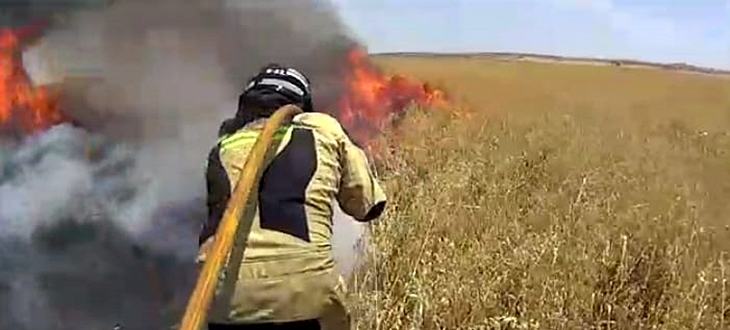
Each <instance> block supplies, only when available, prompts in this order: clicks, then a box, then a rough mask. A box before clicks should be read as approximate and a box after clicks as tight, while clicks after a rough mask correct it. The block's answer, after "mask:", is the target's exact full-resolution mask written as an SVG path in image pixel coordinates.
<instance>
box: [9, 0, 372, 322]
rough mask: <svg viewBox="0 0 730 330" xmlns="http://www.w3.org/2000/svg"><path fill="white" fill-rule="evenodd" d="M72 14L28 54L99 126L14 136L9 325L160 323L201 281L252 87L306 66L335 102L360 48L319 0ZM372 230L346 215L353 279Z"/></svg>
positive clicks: (40, 77)
mask: <svg viewBox="0 0 730 330" xmlns="http://www.w3.org/2000/svg"><path fill="white" fill-rule="evenodd" d="M0 7H2V5H0ZM43 14H45V13H43ZM63 14H64V15H66V16H65V17H66V21H65V23H62V24H57V25H55V28H54V29H53V30H50V31H48V32H47V33H46V34H45V35H44V37H43V39H42V42H41V43H40V44H38V46H37V48H33V49H31V50H29V51H28V52H26V53H25V54H24V60H25V62H26V65H27V68H28V71H29V74H30V75H31V78H32V80H33V81H34V82H35V83H37V84H48V83H52V84H54V83H63V84H64V86H65V88H66V90H65V91H64V92H65V94H64V95H65V96H66V98H65V100H64V104H63V106H64V110H65V111H68V113H69V114H70V115H71V117H73V118H74V119H76V120H77V122H78V123H80V124H81V125H82V126H83V127H84V128H85V129H80V128H74V127H72V126H70V125H61V126H57V127H54V128H52V129H51V130H48V131H46V132H43V133H42V134H40V135H37V136H32V137H28V138H27V139H26V140H24V141H20V142H17V141H0V264H2V265H3V266H2V267H0V329H18V330H24V329H32V330H36V329H37V330H45V329H59V330H63V329H79V330H86V329H104V328H110V327H111V326H112V325H113V324H115V323H117V322H121V323H123V324H125V325H126V326H127V327H128V328H130V329H159V328H162V327H163V326H165V325H167V324H169V322H171V321H175V320H176V317H177V314H176V312H179V309H180V307H182V305H183V303H184V302H185V299H186V298H187V293H188V290H189V288H190V285H191V283H192V281H193V280H194V275H195V274H194V265H193V264H192V261H193V259H194V254H195V250H196V247H197V237H196V235H197V229H198V226H199V225H200V222H201V221H202V219H203V218H204V216H205V209H204V203H203V197H204V193H205V188H204V182H203V178H204V177H203V169H204V165H205V158H206V156H207V152H208V150H209V148H210V147H212V145H213V144H214V143H215V139H216V133H217V131H218V125H219V123H220V120H221V119H223V117H224V116H231V115H233V113H234V112H235V102H233V101H234V100H235V98H236V97H237V94H238V91H239V89H240V88H241V86H242V85H243V83H244V81H245V80H246V79H247V78H248V77H249V75H250V74H252V73H253V72H254V71H255V70H256V69H258V68H259V67H261V66H263V65H265V64H267V63H270V62H282V63H284V64H291V65H295V66H298V67H299V68H301V69H302V71H304V72H305V73H307V74H308V75H309V76H310V78H311V79H312V80H313V83H314V88H315V106H317V104H318V103H320V104H327V103H328V102H329V101H330V100H331V99H332V98H333V97H334V96H336V95H338V93H339V92H340V91H341V89H340V88H341V87H340V86H339V85H338V84H337V83H339V81H340V77H341V71H340V70H342V66H343V62H344V61H345V60H346V52H347V50H348V49H349V47H350V46H351V44H352V43H353V41H352V40H351V39H350V38H349V37H347V35H346V33H345V32H344V29H343V27H342V25H341V24H340V23H339V20H338V18H337V16H336V15H335V14H334V11H333V9H332V8H331V7H330V6H329V4H327V3H325V2H322V1H316V0H298V1H291V0H289V1H284V0H268V1H236V0H226V1H197V0H196V1H193V0H185V1H170V0H151V1H150V0H145V1H142V0H118V1H115V2H114V4H113V5H112V6H111V7H108V8H104V9H96V10H87V11H83V12H79V11H77V12H66V11H64V12H63ZM39 15H40V14H39ZM222 109H223V110H224V111H223V112H224V113H222V111H221V110H222ZM89 146H91V148H90V147H89ZM90 150H91V153H90ZM361 228H362V227H361V225H360V224H358V223H355V222H354V221H353V220H352V219H349V217H346V216H344V214H342V213H338V214H337V216H336V219H335V229H334V231H335V241H334V251H335V257H336V259H337V261H338V262H339V263H340V264H339V265H338V269H340V270H341V271H342V272H344V273H349V272H351V271H352V268H353V266H354V265H355V262H356V260H357V259H356V253H355V250H354V245H355V243H356V241H357V239H358V238H359V237H360V235H361ZM160 278H161V279H162V280H160ZM6 307H7V308H6Z"/></svg>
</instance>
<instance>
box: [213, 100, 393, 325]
mask: <svg viewBox="0 0 730 330" xmlns="http://www.w3.org/2000/svg"><path fill="white" fill-rule="evenodd" d="M264 122H265V119H259V120H255V121H253V122H250V123H248V124H246V125H245V126H243V127H242V128H241V129H238V130H237V131H235V132H234V133H232V134H226V135H224V136H222V137H221V138H220V140H219V142H218V144H217V145H216V146H215V147H214V148H213V149H212V150H211V152H210V155H209V159H208V165H207V170H206V179H207V188H208V200H207V204H208V221H207V222H206V224H205V225H204V227H203V230H202V232H201V235H200V242H199V243H200V244H201V246H202V247H201V254H200V260H204V258H205V251H206V247H207V246H209V245H210V244H211V242H212V240H213V239H214V233H215V231H216V229H217V226H218V223H219V222H220V219H221V217H222V215H223V212H224V210H225V207H226V203H227V202H228V199H229V198H230V195H231V193H232V191H233V189H234V188H235V187H234V184H235V183H236V182H237V181H238V176H239V175H240V172H241V170H242V166H243V164H244V162H245V160H246V157H247V156H248V153H249V152H250V150H251V148H252V147H253V144H254V142H255V141H256V138H257V137H258V135H259V133H260V131H261V129H262V128H263V124H264ZM277 143H278V147H277V151H276V155H275V157H274V158H273V160H272V162H271V163H270V165H269V166H268V167H267V168H266V169H265V170H264V172H263V176H262V178H261V181H260V184H259V188H258V194H257V201H258V206H257V208H256V209H255V212H254V214H252V215H251V216H253V217H254V221H253V226H252V228H251V232H250V235H249V238H248V241H247V245H246V248H245V253H244V256H243V261H242V263H241V264H240V267H231V266H232V265H230V264H229V265H227V272H226V275H225V276H226V278H224V279H223V280H221V284H220V285H219V291H218V294H217V296H216V299H215V301H214V305H213V307H212V309H211V311H210V316H211V318H210V320H209V322H212V323H222V324H248V323H271V322H291V321H299V320H308V319H320V320H325V319H327V320H326V321H323V322H327V323H330V324H333V323H334V324H341V326H342V327H344V328H348V327H349V316H348V315H347V311H346V309H345V308H344V305H343V303H342V299H343V297H342V294H343V291H342V290H343V289H344V288H343V287H342V285H341V284H342V282H341V280H340V278H339V276H338V275H337V274H335V271H334V260H333V256H332V245H331V237H332V214H333V206H334V204H333V202H334V201H337V202H338V203H339V205H340V207H341V208H342V210H343V211H344V212H345V213H347V214H349V215H351V216H352V217H353V218H355V219H356V220H358V221H369V220H372V219H375V218H377V217H378V216H380V214H381V213H382V211H383V209H384V208H385V204H386V196H385V194H384V192H383V190H382V188H381V186H380V185H379V184H378V182H377V180H376V178H375V176H374V173H373V171H372V169H371V167H370V165H369V164H368V161H367V158H366V157H365V154H364V152H363V150H362V149H360V148H359V147H357V146H356V145H355V144H354V143H353V142H352V141H351V140H350V138H349V137H348V136H347V134H346V133H345V131H344V130H343V128H342V127H341V126H340V124H339V122H338V121H337V120H336V119H335V118H333V117H331V116H329V115H327V114H323V113H316V112H307V113H303V114H300V115H297V116H295V117H294V119H293V120H292V122H291V124H290V125H288V126H285V127H283V128H282V129H280V130H279V131H278V132H277V133H276V135H275V138H274V145H276V144H277ZM234 250H236V247H234ZM232 268H238V271H237V272H236V274H231V271H230V269H232ZM233 277H235V280H233V279H234V278H233ZM339 327H340V326H337V328H339Z"/></svg>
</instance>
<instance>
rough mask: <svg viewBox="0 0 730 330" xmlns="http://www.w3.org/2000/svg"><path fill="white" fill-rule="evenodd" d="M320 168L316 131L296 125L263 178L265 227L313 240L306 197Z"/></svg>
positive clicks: (261, 193)
mask: <svg viewBox="0 0 730 330" xmlns="http://www.w3.org/2000/svg"><path fill="white" fill-rule="evenodd" d="M316 170H317V151H316V148H315V141H314V134H313V133H312V131H311V130H308V129H303V128H294V129H293V131H292V135H291V140H290V141H289V144H287V145H286V147H284V149H283V150H282V151H281V152H280V153H279V154H278V155H276V157H275V158H274V160H273V161H272V163H271V165H269V167H268V168H267V169H266V170H265V171H264V173H263V176H262V177H261V182H260V185H259V215H260V220H261V228H264V229H269V230H276V231H279V232H282V233H286V234H289V235H292V236H295V237H297V238H300V239H302V240H304V241H307V242H309V241H310V238H309V227H308V222H307V213H306V209H305V199H306V190H307V187H308V186H309V182H310V181H311V180H312V177H313V176H314V172H315V171H316Z"/></svg>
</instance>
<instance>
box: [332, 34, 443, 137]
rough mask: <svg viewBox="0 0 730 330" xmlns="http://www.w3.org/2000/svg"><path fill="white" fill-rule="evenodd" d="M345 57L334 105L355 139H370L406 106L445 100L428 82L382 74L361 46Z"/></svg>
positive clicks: (436, 103) (427, 104)
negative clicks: (341, 84) (341, 88)
mask: <svg viewBox="0 0 730 330" xmlns="http://www.w3.org/2000/svg"><path fill="white" fill-rule="evenodd" d="M347 60H348V62H347V63H348V71H347V72H346V74H345V77H344V80H345V85H346V88H345V93H344V95H343V96H342V97H341V98H340V99H339V101H338V102H337V105H336V108H337V117H338V118H339V119H340V121H341V122H342V124H343V125H344V126H345V127H347V128H348V129H349V130H350V133H351V134H352V135H353V137H352V138H353V139H355V140H357V141H360V142H366V143H367V142H369V141H371V140H372V138H373V137H374V136H375V135H376V134H378V133H379V132H380V131H381V130H382V129H383V128H384V126H386V125H388V124H389V123H391V122H392V121H393V120H394V119H397V118H398V116H401V115H402V114H403V112H404V111H405V110H407V109H408V107H409V106H417V107H434V106H443V105H445V104H447V103H448V100H447V97H446V94H445V93H444V92H443V91H441V90H438V89H435V88H433V87H432V86H430V85H429V84H427V83H425V84H422V83H418V82H415V81H412V80H410V79H408V78H406V77H404V76H401V75H386V74H384V73H383V72H381V71H380V70H379V69H378V68H377V67H376V66H375V65H374V64H373V63H372V62H371V61H370V60H369V58H368V55H367V52H366V51H365V50H364V49H362V48H353V49H352V50H351V51H350V52H349V54H348V59H347Z"/></svg>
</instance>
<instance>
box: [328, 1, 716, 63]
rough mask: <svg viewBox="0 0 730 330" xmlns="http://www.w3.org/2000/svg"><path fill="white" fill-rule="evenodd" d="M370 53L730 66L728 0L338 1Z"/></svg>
mask: <svg viewBox="0 0 730 330" xmlns="http://www.w3.org/2000/svg"><path fill="white" fill-rule="evenodd" d="M333 2H334V4H335V5H336V6H337V7H338V9H339V12H340V15H341V17H342V19H343V20H344V22H345V24H347V25H348V27H349V28H350V29H351V31H352V32H353V33H354V34H355V35H356V36H357V37H358V38H359V39H360V40H361V41H362V42H364V43H365V44H366V45H367V47H368V49H369V51H370V52H399V51H428V52H498V51H507V52H529V53H541V54H554V55H564V56H588V57H602V58H621V59H637V60H645V61H652V62H685V63H690V64H695V65H701V66H707V67H713V68H721V69H730V0H333Z"/></svg>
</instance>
